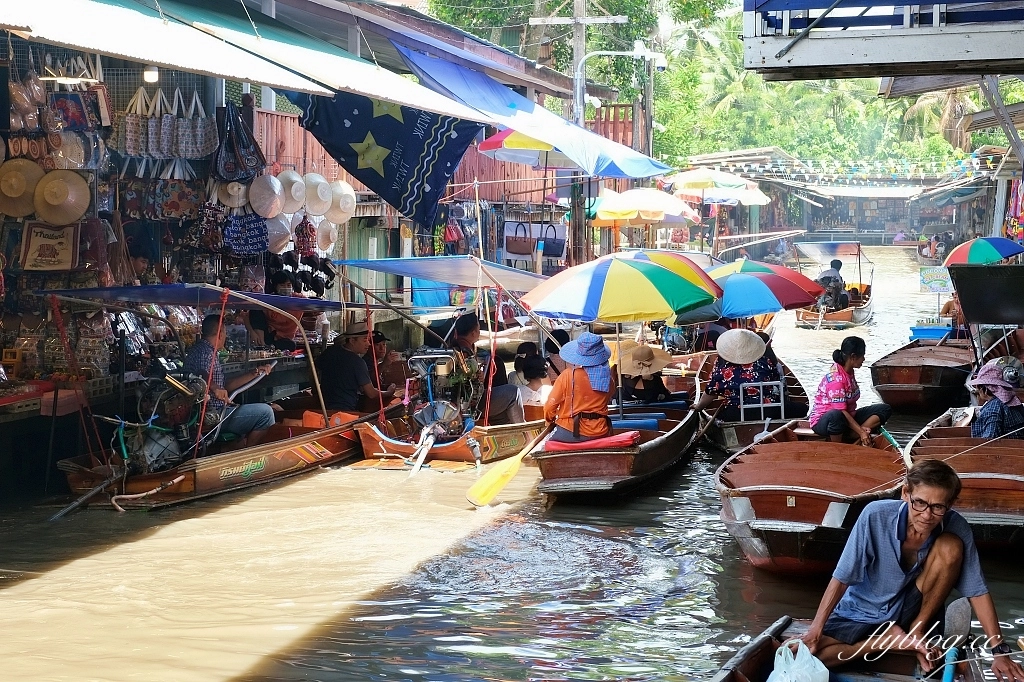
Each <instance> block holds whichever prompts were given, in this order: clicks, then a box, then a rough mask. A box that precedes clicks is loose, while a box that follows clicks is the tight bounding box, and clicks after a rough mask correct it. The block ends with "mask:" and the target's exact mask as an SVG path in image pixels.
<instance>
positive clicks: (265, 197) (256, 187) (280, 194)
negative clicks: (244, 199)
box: [249, 175, 284, 218]
mask: <svg viewBox="0 0 1024 682" xmlns="http://www.w3.org/2000/svg"><path fill="white" fill-rule="evenodd" d="M249 204H250V205H251V206H252V210H253V212H254V213H256V214H257V215H261V216H263V217H264V218H273V217H274V216H276V215H277V214H279V213H281V212H282V211H284V185H282V184H281V181H280V180H278V179H277V178H275V177H274V176H273V175H261V176H259V177H258V178H256V179H255V180H253V181H252V184H251V185H250V186H249Z"/></svg>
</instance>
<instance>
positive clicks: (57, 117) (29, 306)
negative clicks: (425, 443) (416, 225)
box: [0, 37, 356, 419]
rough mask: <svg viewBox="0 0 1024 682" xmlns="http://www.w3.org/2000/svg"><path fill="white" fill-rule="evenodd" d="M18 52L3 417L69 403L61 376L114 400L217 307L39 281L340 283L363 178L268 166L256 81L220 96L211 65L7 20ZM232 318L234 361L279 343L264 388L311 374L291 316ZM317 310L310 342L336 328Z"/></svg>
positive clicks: (11, 69)
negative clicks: (251, 90)
mask: <svg viewBox="0 0 1024 682" xmlns="http://www.w3.org/2000/svg"><path fill="white" fill-rule="evenodd" d="M7 52H8V56H9V59H8V60H7V61H6V63H3V62H0V70H2V71H0V73H2V75H3V76H4V77H5V80H6V81H7V84H8V88H7V89H8V92H9V96H10V97H9V100H10V110H9V116H10V132H9V134H8V133H6V132H2V135H3V146H2V149H0V273H2V274H0V303H2V309H0V347H2V348H3V365H2V371H0V419H3V418H4V417H5V415H6V416H7V418H8V419H10V418H11V415H13V414H15V413H17V414H18V415H19V416H31V415H33V414H35V415H38V414H40V413H42V414H44V415H45V414H48V413H52V412H54V410H56V411H57V412H56V413H58V414H59V413H60V412H61V411H63V410H64V408H62V407H59V406H58V404H57V403H58V401H57V400H56V396H55V395H54V396H51V395H50V394H48V393H47V394H45V395H44V392H45V391H48V390H51V389H52V388H53V387H56V388H57V390H58V392H60V391H62V390H63V389H71V388H73V389H75V390H74V391H68V390H63V392H64V393H75V394H77V395H78V396H79V400H80V399H81V398H83V397H84V398H85V399H88V400H89V401H90V402H92V403H93V404H94V405H95V404H98V403H102V402H103V400H104V399H109V400H111V401H112V400H113V398H114V397H115V396H116V395H117V393H118V391H117V390H116V387H118V386H123V385H124V383H125V382H128V383H130V382H131V381H132V380H133V379H135V380H137V379H139V378H141V377H142V376H145V375H147V373H149V372H150V370H151V369H152V367H153V365H154V364H155V363H157V362H158V361H159V362H161V363H162V364H166V363H174V362H177V361H180V360H181V358H182V354H183V353H184V352H186V351H187V348H188V346H189V345H190V344H191V343H192V342H193V341H194V340H195V337H196V335H197V333H198V328H199V324H200V322H201V320H202V317H203V315H204V314H205V313H206V312H207V311H206V310H205V309H203V308H199V307H192V306H184V305H176V304H166V303H160V302H159V301H154V302H153V303H151V304H143V305H140V304H138V303H131V304H125V305H121V306H107V307H106V308H105V309H96V308H95V307H93V308H92V309H89V308H87V307H85V306H81V305H77V304H75V303H73V302H70V301H69V300H68V299H71V298H74V297H73V296H67V295H65V296H64V297H62V298H60V299H56V298H54V297H51V296H45V295H39V294H40V293H42V292H46V291H53V290H69V289H76V290H77V289H89V290H95V289H97V288H105V287H119V286H138V287H142V288H143V289H144V288H145V287H146V286H148V285H154V284H165V285H166V284H176V283H210V284H217V285H220V286H224V287H226V288H230V289H236V290H243V291H250V292H260V293H262V292H267V293H278V294H284V295H288V296H301V297H304V298H325V299H331V300H338V292H339V291H340V287H337V286H335V277H336V274H337V273H336V271H335V268H334V265H333V264H332V263H331V257H332V256H333V252H334V245H335V243H336V242H337V241H338V235H339V226H341V225H343V224H344V223H345V222H346V221H347V220H348V219H349V218H351V217H352V215H353V214H354V212H355V206H356V195H355V192H354V191H353V189H352V187H351V186H350V185H348V183H345V182H343V181H340V180H336V181H334V182H331V181H329V180H328V179H326V178H325V177H323V176H322V175H319V174H316V173H308V174H306V175H304V176H303V175H300V174H299V173H297V172H296V171H294V170H281V171H279V172H277V173H276V174H271V173H269V172H268V169H267V163H266V160H265V158H264V155H263V152H262V150H261V149H260V147H259V144H258V143H257V141H256V140H255V139H254V136H253V134H252V132H251V129H250V127H249V125H248V124H247V123H246V109H247V107H249V108H251V106H252V100H251V97H250V96H249V95H243V98H242V102H240V103H237V104H236V103H234V102H230V101H229V102H227V103H226V104H225V106H223V107H214V106H213V103H212V102H209V101H207V100H206V97H205V94H206V92H207V90H208V88H207V87H206V86H207V80H208V79H207V78H205V77H203V76H198V75H195V74H191V73H186V72H179V71H174V70H170V69H159V70H157V68H156V67H151V66H145V65H142V64H137V63H133V62H124V61H120V60H113V59H106V58H104V59H103V60H102V61H101V58H100V57H98V56H95V55H86V54H84V53H80V52H76V51H74V50H69V49H64V48H58V47H53V46H48V45H39V44H30V43H28V42H26V41H21V40H18V39H17V38H13V37H12V38H10V39H9V49H8V50H7ZM5 115H6V114H5ZM249 120H251V116H250V117H249ZM4 127H6V126H4ZM66 293H67V292H66V291H65V294H66ZM135 300H138V299H137V298H136V299H135ZM227 322H228V323H230V325H231V326H230V327H229V340H228V343H227V347H226V350H227V357H226V359H225V361H226V363H227V366H226V370H227V372H228V373H229V374H230V372H231V371H232V370H234V369H238V370H243V369H245V368H246V367H247V366H248V363H250V362H254V361H261V362H265V361H266V359H268V358H274V359H278V360H279V365H278V366H279V370H280V371H275V372H274V376H272V377H268V381H266V382H264V384H263V385H262V390H263V391H264V394H263V395H261V396H260V398H261V399H266V398H268V397H269V398H274V397H279V396H280V395H284V394H287V393H288V392H291V391H294V390H298V389H299V388H300V385H301V383H303V382H301V381H299V380H298V378H297V377H298V376H300V375H302V376H304V377H305V379H304V383H305V384H306V385H308V372H307V371H306V366H307V359H305V358H294V357H293V356H294V355H298V352H295V347H296V345H295V343H294V338H295V335H296V333H297V330H296V329H294V328H292V329H291V330H283V329H282V327H281V326H279V325H275V321H274V320H273V319H271V320H268V319H267V315H264V314H262V313H257V312H256V311H253V312H245V311H239V312H238V313H237V315H236V314H235V313H234V312H232V313H231V314H230V316H229V319H228V320H227ZM324 322H326V320H325V319H324V318H323V317H322V314H321V315H320V316H319V317H318V316H317V315H316V314H308V315H306V316H303V318H302V326H303V327H304V328H305V329H306V330H307V334H308V335H309V336H310V340H311V342H316V341H319V340H320V338H319V336H320V334H321V333H329V332H328V327H327V326H326V325H325V324H324ZM285 326H287V325H285ZM289 332H290V333H289ZM300 347H301V344H300ZM235 363H237V364H235ZM289 368H293V369H296V370H298V369H300V368H301V369H302V372H298V371H297V372H296V373H295V374H289V373H288V372H286V371H284V370H287V369H289ZM43 382H49V383H43ZM129 390H131V388H130V387H129ZM51 398H52V399H51ZM122 400H123V398H122ZM75 404H77V403H75ZM47 405H50V407H47ZM72 409H73V408H72Z"/></svg>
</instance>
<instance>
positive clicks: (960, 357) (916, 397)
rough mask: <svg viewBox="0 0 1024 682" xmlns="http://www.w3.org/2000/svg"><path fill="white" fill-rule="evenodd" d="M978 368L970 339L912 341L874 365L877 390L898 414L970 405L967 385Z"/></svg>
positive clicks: (873, 377)
mask: <svg viewBox="0 0 1024 682" xmlns="http://www.w3.org/2000/svg"><path fill="white" fill-rule="evenodd" d="M973 365H974V350H973V349H972V348H971V346H970V341H967V340H959V339H954V340H940V341H938V342H936V341H932V342H929V341H927V340H920V339H919V340H917V341H911V342H910V343H908V344H907V345H905V346H903V347H901V348H897V349H896V350H894V351H893V352H891V353H889V354H888V355H883V356H882V357H880V358H879V359H877V360H875V361H874V363H872V365H871V383H872V384H873V385H874V387H875V391H877V392H878V395H879V396H881V398H882V400H884V401H885V402H886V403H887V404H889V405H890V406H892V408H893V409H894V410H895V411H897V412H907V413H912V414H921V413H925V414H926V413H929V412H930V413H932V414H935V413H937V412H941V411H942V410H945V409H947V408H950V407H958V406H964V405H967V404H968V403H969V402H970V400H969V396H968V394H967V389H966V387H965V386H964V382H965V381H967V378H968V377H969V376H970V373H971V367H972V366H973Z"/></svg>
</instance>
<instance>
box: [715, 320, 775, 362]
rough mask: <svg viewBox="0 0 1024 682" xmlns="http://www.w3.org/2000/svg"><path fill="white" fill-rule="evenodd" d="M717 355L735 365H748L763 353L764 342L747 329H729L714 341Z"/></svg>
mask: <svg viewBox="0 0 1024 682" xmlns="http://www.w3.org/2000/svg"><path fill="white" fill-rule="evenodd" d="M715 349H716V350H717V351H718V356H719V357H720V358H722V359H723V360H725V361H726V362H731V363H733V364H735V365H749V364H750V363H752V362H754V361H755V360H757V359H758V358H759V357H761V356H762V355H764V349H765V343H764V341H763V340H762V339H761V337H760V336H758V335H757V334H755V333H754V332H752V331H750V330H749V329H730V330H729V331H727V332H724V333H723V334H722V335H721V336H719V337H718V341H717V342H716V343H715Z"/></svg>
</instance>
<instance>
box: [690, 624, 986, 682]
mask: <svg viewBox="0 0 1024 682" xmlns="http://www.w3.org/2000/svg"><path fill="white" fill-rule="evenodd" d="M809 627H810V621H807V620H793V619H792V618H790V617H789V616H782V617H781V618H779V619H778V620H777V621H775V622H774V623H772V624H771V625H770V626H768V628H767V629H766V630H765V631H764V632H762V633H761V634H759V635H757V636H756V637H754V638H753V639H751V640H750V642H748V643H747V644H745V645H744V646H743V648H741V649H740V650H739V651H737V652H736V654H735V655H734V656H733V657H732V658H730V659H729V660H728V661H727V662H726V663H725V665H723V666H722V667H721V669H720V670H719V671H718V672H717V673H716V674H715V675H714V676H713V677H712V678H711V680H710V682H767V680H768V676H769V675H770V674H771V673H772V670H773V669H774V666H775V652H776V651H778V650H779V648H780V647H781V646H782V645H783V643H784V642H788V641H789V640H791V639H797V638H799V637H801V636H802V635H803V634H804V633H806V632H807V629H808V628H809ZM965 659H966V660H965V661H963V662H961V663H959V664H957V671H956V672H957V676H959V675H963V682H983V680H985V679H987V677H986V673H987V672H988V671H987V667H988V664H986V663H984V661H983V660H982V659H981V657H980V656H977V655H968V656H966V657H965ZM982 665H984V666H985V668H984V669H983V668H982ZM833 677H834V678H835V679H836V680H842V681H843V682H910V681H911V680H914V679H920V675H919V674H918V670H917V657H916V656H915V655H914V654H913V653H912V652H905V651H889V652H887V653H886V654H885V655H884V656H881V657H879V658H876V659H875V660H873V661H863V660H858V661H857V662H856V663H851V664H848V665H846V666H843V668H842V670H841V671H837V674H830V675H829V679H832V678H833ZM941 678H942V673H941V672H940V673H939V674H938V675H937V676H936V677H935V678H934V679H941Z"/></svg>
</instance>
